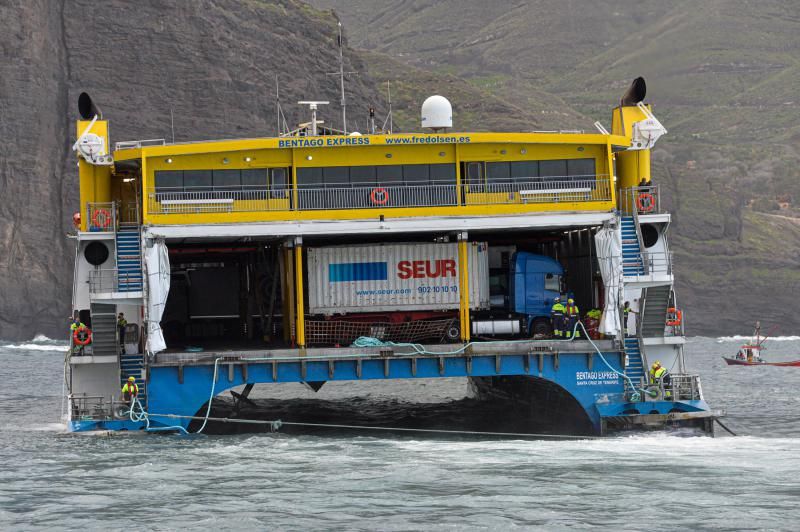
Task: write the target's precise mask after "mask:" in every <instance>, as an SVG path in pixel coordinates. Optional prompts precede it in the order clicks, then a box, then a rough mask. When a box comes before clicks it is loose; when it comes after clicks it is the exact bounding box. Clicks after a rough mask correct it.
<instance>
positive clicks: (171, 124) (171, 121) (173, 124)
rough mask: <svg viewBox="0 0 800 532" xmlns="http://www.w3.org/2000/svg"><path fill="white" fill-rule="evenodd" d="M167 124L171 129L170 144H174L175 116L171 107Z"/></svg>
mask: <svg viewBox="0 0 800 532" xmlns="http://www.w3.org/2000/svg"><path fill="white" fill-rule="evenodd" d="M169 122H170V127H171V128H172V143H173V144H175V115H174V114H173V113H172V107H170V108H169Z"/></svg>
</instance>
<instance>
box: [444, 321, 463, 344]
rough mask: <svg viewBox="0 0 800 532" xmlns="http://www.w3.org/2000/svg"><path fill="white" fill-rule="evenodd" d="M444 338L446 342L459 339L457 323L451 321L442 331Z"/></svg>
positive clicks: (459, 330)
mask: <svg viewBox="0 0 800 532" xmlns="http://www.w3.org/2000/svg"><path fill="white" fill-rule="evenodd" d="M444 339H445V340H446V341H448V342H458V341H459V340H461V329H460V328H459V326H458V323H453V324H452V325H450V326H449V327H448V328H447V330H446V331H444Z"/></svg>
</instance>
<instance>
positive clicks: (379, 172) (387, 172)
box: [375, 164, 403, 185]
mask: <svg viewBox="0 0 800 532" xmlns="http://www.w3.org/2000/svg"><path fill="white" fill-rule="evenodd" d="M375 175H376V178H377V181H378V183H381V184H384V185H391V184H397V183H402V182H403V167H402V166H400V165H399V164H390V165H387V166H376V167H375Z"/></svg>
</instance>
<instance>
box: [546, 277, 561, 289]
mask: <svg viewBox="0 0 800 532" xmlns="http://www.w3.org/2000/svg"><path fill="white" fill-rule="evenodd" d="M544 289H545V290H552V291H553V292H558V291H559V290H561V276H560V275H556V274H553V273H548V274H547V275H545V276H544Z"/></svg>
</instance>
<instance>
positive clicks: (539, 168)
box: [464, 158, 595, 184]
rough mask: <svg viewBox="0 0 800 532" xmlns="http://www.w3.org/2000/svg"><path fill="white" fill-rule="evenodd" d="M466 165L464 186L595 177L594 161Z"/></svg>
mask: <svg viewBox="0 0 800 532" xmlns="http://www.w3.org/2000/svg"><path fill="white" fill-rule="evenodd" d="M464 164H465V165H466V182H467V183H468V184H479V183H482V182H483V181H484V176H485V181H486V182H487V183H514V182H518V181H537V180H544V181H558V180H564V181H573V180H575V179H580V178H583V179H590V180H594V178H595V160H594V159H593V158H590V159H556V160H550V161H511V162H487V163H485V164H484V163H482V162H474V163H464Z"/></svg>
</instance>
